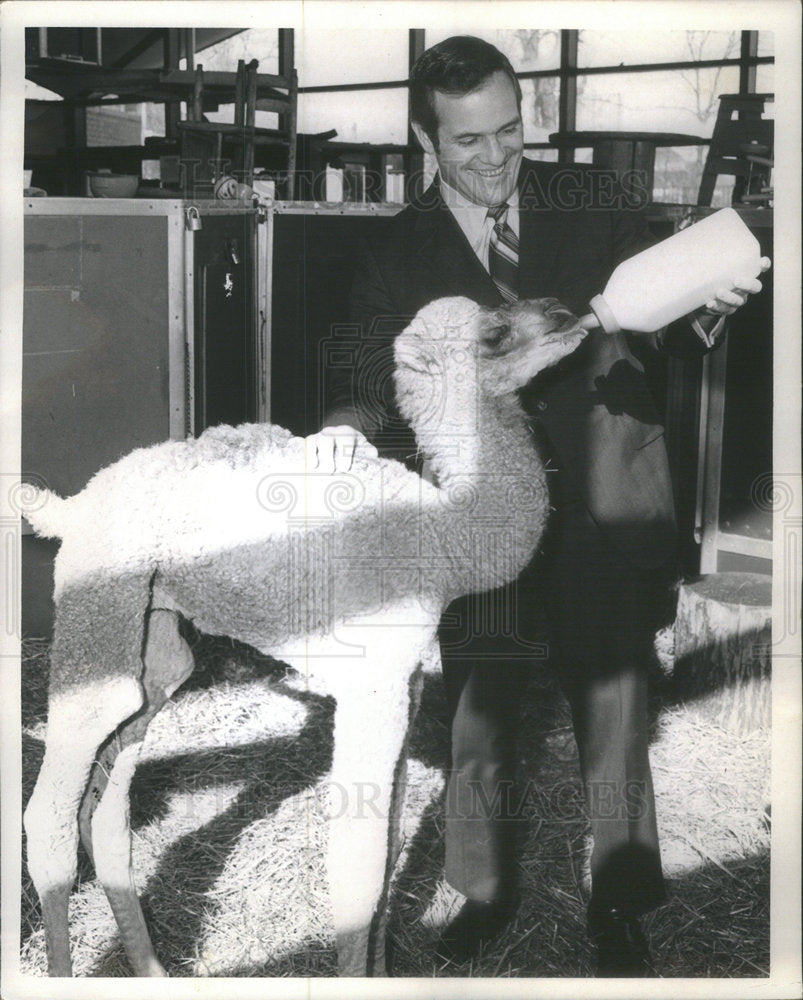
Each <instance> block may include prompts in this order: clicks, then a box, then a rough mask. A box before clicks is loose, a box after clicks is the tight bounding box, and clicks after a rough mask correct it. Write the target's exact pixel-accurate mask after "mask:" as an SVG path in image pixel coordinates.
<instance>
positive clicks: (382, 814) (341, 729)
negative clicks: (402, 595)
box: [327, 661, 420, 976]
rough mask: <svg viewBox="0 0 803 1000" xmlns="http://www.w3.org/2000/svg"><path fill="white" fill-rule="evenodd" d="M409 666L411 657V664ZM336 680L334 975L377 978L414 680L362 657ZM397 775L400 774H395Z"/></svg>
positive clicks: (330, 866)
mask: <svg viewBox="0 0 803 1000" xmlns="http://www.w3.org/2000/svg"><path fill="white" fill-rule="evenodd" d="M412 667H413V669H414V668H415V661H413V664H412ZM346 670H347V677H346V683H343V684H340V685H339V686H338V692H337V708H336V712H335V746H334V754H333V760H332V779H331V784H330V787H329V802H328V807H329V846H328V852H327V871H328V876H329V889H330V894H331V902H332V912H333V917H334V925H335V937H336V941H337V968H338V975H340V976H385V975H387V970H386V966H385V940H384V938H385V919H384V911H385V904H386V900H387V887H388V883H389V880H390V876H391V874H392V870H393V864H394V862H395V860H396V853H397V852H396V850H395V847H396V845H397V843H398V832H397V830H396V829H395V828H396V826H397V825H398V822H399V819H400V816H401V799H402V798H403V775H404V773H405V761H404V759H403V758H404V757H405V755H406V737H407V731H408V724H409V719H410V713H411V708H412V710H413V711H414V709H415V707H417V701H416V697H415V696H416V694H417V693H418V692H419V691H420V688H419V686H418V685H414V686H412V697H411V682H410V672H409V671H408V672H406V673H405V672H402V671H400V672H399V673H398V674H396V675H395V676H394V674H393V671H391V670H388V671H387V673H385V672H384V671H383V668H382V665H380V666H379V669H377V667H376V665H374V664H372V665H371V669H367V668H366V664H365V662H364V661H363V662H360V663H359V664H357V665H351V666H350V667H348V668H346ZM400 779H401V780H400Z"/></svg>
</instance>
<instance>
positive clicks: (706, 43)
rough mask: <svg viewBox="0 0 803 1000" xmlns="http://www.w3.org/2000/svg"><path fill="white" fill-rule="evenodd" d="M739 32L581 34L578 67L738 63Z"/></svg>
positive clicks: (604, 32) (588, 32)
mask: <svg viewBox="0 0 803 1000" xmlns="http://www.w3.org/2000/svg"><path fill="white" fill-rule="evenodd" d="M740 39H741V32H739V31H636V32H634V31H585V30H583V31H581V32H580V36H579V39H578V43H577V65H578V66H619V65H621V64H622V63H624V64H625V65H627V64H628V63H635V64H639V63H654V62H684V61H686V60H699V59H736V58H738V56H739V47H740V44H741V41H740Z"/></svg>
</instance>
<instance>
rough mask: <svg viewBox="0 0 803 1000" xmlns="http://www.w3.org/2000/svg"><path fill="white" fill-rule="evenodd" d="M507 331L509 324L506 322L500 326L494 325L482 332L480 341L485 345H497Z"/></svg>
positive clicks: (505, 335)
mask: <svg viewBox="0 0 803 1000" xmlns="http://www.w3.org/2000/svg"><path fill="white" fill-rule="evenodd" d="M509 333H510V326H509V325H508V324H507V323H503V324H502V325H501V326H494V327H491V329H490V330H487V331H486V332H485V333H484V334H483V337H482V342H483V344H484V345H485V346H486V347H499V345H500V344H501V343H502V341H503V340H504V339H505V338H506V337H507V335H508V334H509Z"/></svg>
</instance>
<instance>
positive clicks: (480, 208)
mask: <svg viewBox="0 0 803 1000" xmlns="http://www.w3.org/2000/svg"><path fill="white" fill-rule="evenodd" d="M440 182H441V193H442V196H443V200H444V202H445V203H446V206H447V207H448V209H449V211H450V212H451V213H452V214H453V215H454V217H455V218H456V219H457V222H458V223H459V225H460V228H461V229H462V230H463V232H464V233H465V234H466V236H467V237H468V240H469V242H470V243H472V244H474V243H475V241H477V240H478V239H479V238H480V236H481V234H482V232H483V230H484V229H485V220H486V219H487V217H488V208H487V207H486V206H485V205H477V204H476V203H475V202H473V201H469V199H468V198H466V196H465V195H464V194H461V193H460V191H458V190H457V188H453V187H452V186H451V185H450V184H447V183H446V181H445V180H444V179H443V177H441V179H440ZM507 203H508V205H509V206H510V208H511V209H513V211H515V212H518V209H519V189H518V188H517V187H515V188H513V192H512V194H511V195H510V197H509V198H508V200H507Z"/></svg>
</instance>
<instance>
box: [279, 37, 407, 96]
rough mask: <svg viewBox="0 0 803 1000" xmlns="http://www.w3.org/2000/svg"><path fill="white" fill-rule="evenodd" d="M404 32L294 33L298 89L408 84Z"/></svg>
mask: <svg viewBox="0 0 803 1000" xmlns="http://www.w3.org/2000/svg"><path fill="white" fill-rule="evenodd" d="M408 39H409V36H408V33H407V30H406V29H405V28H392V29H391V28H382V29H377V30H374V29H370V30H369V29H367V28H362V29H361V28H356V29H348V30H347V29H329V30H323V29H317V30H316V29H309V30H306V29H304V30H297V31H296V33H295V63H296V69H297V71H298V85H299V87H329V86H335V85H337V84H341V83H381V82H382V81H385V80H406V79H407V76H408V71H407V60H408Z"/></svg>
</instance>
